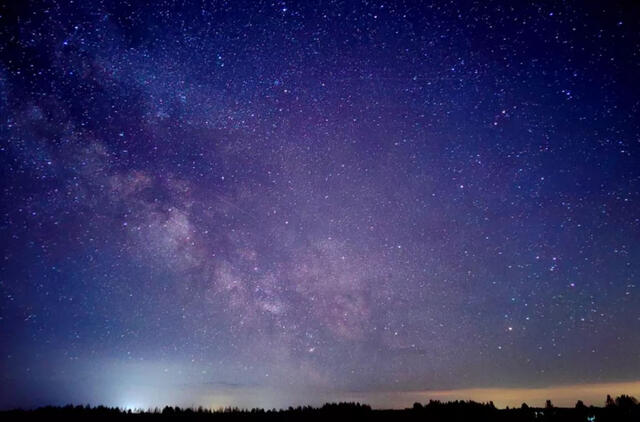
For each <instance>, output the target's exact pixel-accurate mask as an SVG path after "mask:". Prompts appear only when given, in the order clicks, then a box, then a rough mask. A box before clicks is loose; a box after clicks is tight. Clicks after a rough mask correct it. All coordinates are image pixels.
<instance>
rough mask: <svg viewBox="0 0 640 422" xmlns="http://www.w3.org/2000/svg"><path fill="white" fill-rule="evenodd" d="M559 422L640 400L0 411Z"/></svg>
mask: <svg viewBox="0 0 640 422" xmlns="http://www.w3.org/2000/svg"><path fill="white" fill-rule="evenodd" d="M332 419H335V420H338V419H339V420H346V421H359V420H366V421H423V422H430V421H433V422H439V421H454V422H455V421H481V422H482V421H492V422H496V421H497V422H500V421H505V422H507V421H514V422H520V421H523V422H528V421H540V422H547V421H548V422H551V421H558V422H560V421H562V422H574V421H575V422H578V421H581V422H626V421H636V422H637V421H640V404H638V401H637V400H636V399H635V398H634V397H631V396H627V395H622V396H619V397H617V398H615V399H613V398H612V397H611V396H607V398H606V400H605V401H604V407H594V406H589V407H588V406H585V404H584V403H583V402H582V401H581V400H578V402H577V403H576V406H575V407H572V408H561V407H555V406H554V405H553V403H552V402H551V400H547V403H546V405H545V407H544V408H536V407H530V406H528V405H527V404H526V403H523V404H522V405H521V406H520V407H519V408H512V409H510V408H506V409H498V408H496V407H495V406H494V404H493V402H489V403H477V402H474V401H453V402H440V401H434V400H432V401H430V402H428V403H426V404H422V403H415V404H414V405H413V407H411V408H407V409H400V410H390V409H389V410H384V409H372V408H371V407H370V406H369V405H366V404H360V403H327V404H325V405H324V406H322V407H310V406H304V407H295V408H294V407H289V408H288V409H278V410H276V409H272V410H265V409H251V410H243V409H238V408H225V409H218V410H210V409H204V408H202V407H200V408H198V409H192V408H180V407H172V406H166V407H164V408H163V409H159V408H156V409H150V410H145V411H142V410H137V411H133V410H122V409H119V408H110V407H105V406H97V407H90V406H72V405H68V406H64V407H52V406H49V407H41V408H38V409H33V410H9V411H3V412H0V420H3V421H8V420H21V421H25V420H27V421H29V420H38V421H107V420H109V421H114V420H115V421H119V420H149V421H156V420H157V421H164V420H184V421H330V420H332Z"/></svg>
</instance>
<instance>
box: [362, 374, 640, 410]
mask: <svg viewBox="0 0 640 422" xmlns="http://www.w3.org/2000/svg"><path fill="white" fill-rule="evenodd" d="M607 394H610V395H611V396H612V397H614V398H615V397H616V396H619V395H621V394H627V395H630V396H634V397H636V398H640V381H629V382H611V383H594V384H574V385H561V386H549V387H541V388H468V389H460V390H427V391H406V392H393V393H389V392H386V393H375V394H367V395H366V396H365V395H363V397H361V398H358V399H359V400H361V401H363V402H366V403H370V404H371V405H372V406H374V407H376V408H405V407H410V406H411V405H412V404H413V403H415V402H420V403H426V402H428V401H429V400H440V401H450V400H474V401H477V402H489V401H493V403H494V404H495V405H496V407H499V408H504V407H506V406H509V407H520V405H521V404H522V403H523V402H525V403H527V404H528V405H529V406H532V407H543V406H544V404H545V402H546V400H551V402H552V403H553V405H554V406H557V407H573V406H575V404H576V402H577V401H578V400H582V401H583V402H584V404H585V405H587V406H590V405H594V406H599V407H602V406H604V402H605V398H606V397H607Z"/></svg>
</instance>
